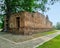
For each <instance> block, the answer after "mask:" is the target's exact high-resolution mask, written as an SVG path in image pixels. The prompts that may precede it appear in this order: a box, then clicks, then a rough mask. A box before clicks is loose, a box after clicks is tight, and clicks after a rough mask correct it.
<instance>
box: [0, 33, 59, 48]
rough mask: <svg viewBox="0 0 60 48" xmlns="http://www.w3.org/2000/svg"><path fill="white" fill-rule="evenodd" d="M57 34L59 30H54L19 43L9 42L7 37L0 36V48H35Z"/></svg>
mask: <svg viewBox="0 0 60 48" xmlns="http://www.w3.org/2000/svg"><path fill="white" fill-rule="evenodd" d="M59 34H60V32H55V33H53V34H50V35H46V36H42V37H39V38H35V39H32V40H28V41H25V42H19V43H11V42H9V41H8V40H7V39H5V40H4V38H0V48H36V47H37V46H39V45H42V44H43V43H45V42H46V41H49V40H51V39H53V38H54V37H56V36H57V35H59Z"/></svg>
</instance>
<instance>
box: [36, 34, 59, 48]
mask: <svg viewBox="0 0 60 48" xmlns="http://www.w3.org/2000/svg"><path fill="white" fill-rule="evenodd" d="M37 48H60V35H59V36H57V37H55V38H54V39H52V40H50V41H48V42H45V43H44V44H43V45H41V46H39V47H37Z"/></svg>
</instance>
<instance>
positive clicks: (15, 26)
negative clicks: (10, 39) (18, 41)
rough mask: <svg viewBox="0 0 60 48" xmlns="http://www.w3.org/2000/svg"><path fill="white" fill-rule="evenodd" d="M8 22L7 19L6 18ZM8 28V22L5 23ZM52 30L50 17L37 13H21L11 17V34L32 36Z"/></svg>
mask: <svg viewBox="0 0 60 48" xmlns="http://www.w3.org/2000/svg"><path fill="white" fill-rule="evenodd" d="M5 21H6V17H5ZM5 28H6V22H5ZM51 28H52V22H51V21H49V19H48V16H46V17H45V16H44V15H42V14H41V13H38V12H35V13H30V12H20V13H15V14H12V15H11V16H10V19H9V32H12V33H19V34H32V33H37V32H43V31H48V30H50V29H51Z"/></svg>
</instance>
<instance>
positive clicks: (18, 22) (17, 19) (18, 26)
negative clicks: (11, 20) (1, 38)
mask: <svg viewBox="0 0 60 48" xmlns="http://www.w3.org/2000/svg"><path fill="white" fill-rule="evenodd" d="M16 24H17V28H18V29H19V28H20V17H16Z"/></svg>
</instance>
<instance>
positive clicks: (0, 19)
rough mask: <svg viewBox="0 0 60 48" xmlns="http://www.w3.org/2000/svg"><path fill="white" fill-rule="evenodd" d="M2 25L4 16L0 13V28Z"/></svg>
mask: <svg viewBox="0 0 60 48" xmlns="http://www.w3.org/2000/svg"><path fill="white" fill-rule="evenodd" d="M3 27H4V16H3V15H0V28H3Z"/></svg>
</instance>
